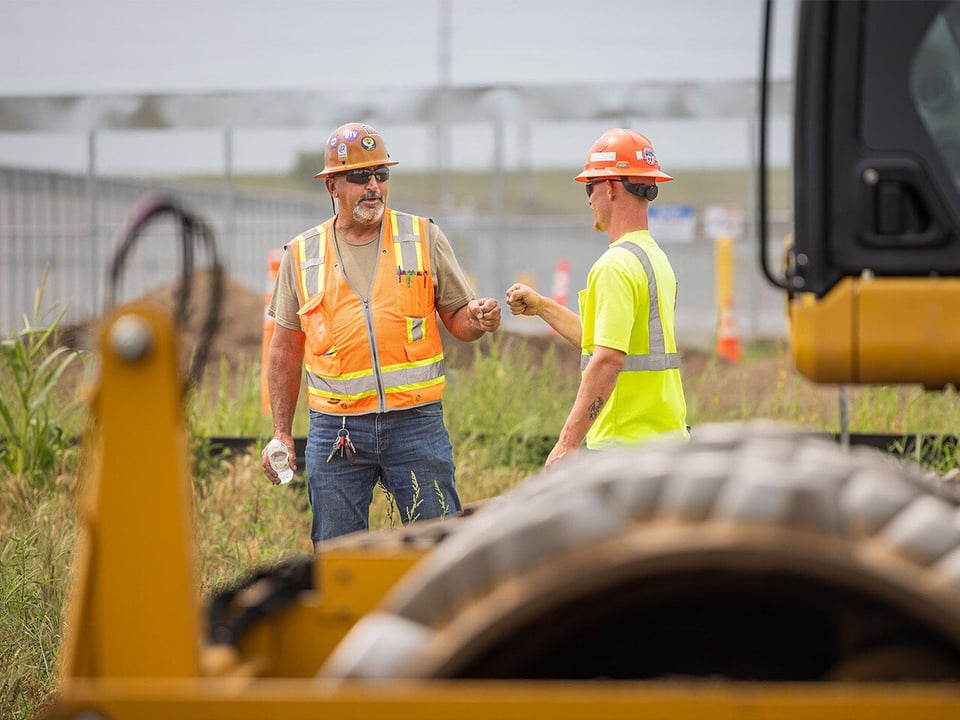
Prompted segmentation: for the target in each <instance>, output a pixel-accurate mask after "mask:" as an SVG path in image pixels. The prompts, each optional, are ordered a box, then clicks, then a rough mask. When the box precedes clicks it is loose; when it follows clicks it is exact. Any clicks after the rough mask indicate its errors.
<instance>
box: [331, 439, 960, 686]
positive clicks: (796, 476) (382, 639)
mask: <svg viewBox="0 0 960 720" xmlns="http://www.w3.org/2000/svg"><path fill="white" fill-rule="evenodd" d="M320 674H321V675H322V676H326V677H338V678H400V677H424V678H427V677H447V678H598V677H609V678H616V679H624V678H634V679H640V678H662V677H678V676H682V677H713V678H717V677H720V678H727V679H734V680H783V681H804V680H809V681H821V680H832V679H836V680H848V679H858V680H877V681H881V680H883V681H888V680H896V679H904V680H917V679H920V680H931V679H943V678H951V679H957V678H960V515H958V510H957V503H956V500H955V498H953V497H951V496H950V494H949V493H936V492H935V491H933V489H932V488H930V487H929V483H928V482H927V481H926V480H925V478H924V476H923V474H922V473H921V472H920V470H919V468H917V467H916V466H912V465H909V464H907V463H904V462H902V461H898V460H895V459H893V458H891V457H889V456H887V455H885V454H883V453H881V452H880V451H876V450H872V449H866V448H854V449H853V450H850V451H844V450H843V449H841V448H840V447H839V446H838V445H836V443H834V442H832V441H830V440H828V439H825V438H822V437H818V436H814V435H810V434H801V433H798V432H795V431H793V430H791V429H790V428H788V427H785V426H782V425H778V424H772V423H762V422H761V423H750V424H746V425H715V426H707V427H703V428H698V429H697V430H696V431H695V433H694V436H693V439H692V440H691V441H690V442H682V441H662V442H652V443H649V444H647V445H645V446H643V447H641V448H638V449H636V450H633V451H627V450H620V451H608V452H603V453H589V454H583V455H581V456H579V457H577V458H574V459H571V460H569V461H567V462H565V463H561V464H560V465H559V466H557V467H556V469H555V470H551V471H547V472H543V473H541V474H539V475H537V476H535V477H533V478H531V479H530V480H528V481H527V482H526V483H524V484H523V485H521V486H520V487H518V488H517V489H516V490H515V491H514V492H512V493H510V494H508V495H505V496H503V497H502V498H499V499H497V500H496V501H494V502H491V503H489V504H488V505H487V506H485V507H484V508H483V509H482V510H480V511H478V512H477V513H476V514H475V515H474V516H473V517H470V518H467V519H465V520H464V521H462V526H461V527H460V528H458V530H457V532H456V533H453V534H451V536H450V537H448V538H447V539H445V540H444V541H443V542H441V543H440V544H439V545H438V546H437V547H436V549H435V550H434V551H433V552H431V553H430V554H429V555H428V556H426V557H425V558H424V560H423V561H421V563H419V564H418V565H417V566H416V567H415V568H414V569H413V570H412V571H411V572H410V573H409V574H408V575H407V576H406V577H405V578H403V579H402V580H401V582H400V583H399V584H398V585H397V586H396V588H395V589H394V590H393V591H392V592H391V593H390V594H389V595H388V597H387V598H386V599H385V601H384V603H383V605H382V607H381V608H380V609H379V610H378V611H376V612H374V613H371V614H369V615H367V616H365V617H364V618H362V619H361V621H360V622H359V623H358V624H357V625H356V626H355V627H354V628H353V629H352V630H351V632H350V633H349V634H348V635H347V637H346V638H345V639H344V640H343V642H342V643H341V644H340V645H339V646H338V648H337V649H336V650H335V651H334V653H333V654H332V655H331V657H330V659H329V660H328V662H327V663H326V664H325V665H324V667H323V668H322V669H321V672H320Z"/></svg>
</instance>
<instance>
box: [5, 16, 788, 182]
mask: <svg viewBox="0 0 960 720" xmlns="http://www.w3.org/2000/svg"><path fill="white" fill-rule="evenodd" d="M444 2H449V5H448V6H447V7H448V15H446V17H448V18H449V29H450V38H451V45H450V56H449V58H448V63H444V61H443V57H442V55H443V53H442V51H441V48H442V43H440V42H438V37H439V36H440V34H441V32H440V30H441V28H442V27H444V21H443V18H444V17H445V15H444V11H443V7H444ZM775 8H776V14H775V20H776V23H775V24H776V30H777V35H776V40H775V44H774V58H773V60H774V62H773V67H772V69H773V74H774V76H776V77H779V78H784V77H788V76H789V73H790V63H791V59H792V28H793V21H794V14H795V11H796V8H795V0H775ZM762 13H763V2H762V0H722V1H718V0H632V1H629V0H583V1H578V2H574V1H571V0H526V1H517V0H402V1H399V0H397V1H394V0H367V1H365V2H350V1H348V0H339V1H338V2H327V1H324V0H265V1H264V2H252V1H250V0H151V1H150V2H145V1H143V0H84V1H79V0H44V1H39V0H0V67H2V68H4V69H3V71H2V72H0V95H2V96H22V95H29V96H44V95H58V94H69V95H73V94H86V93H117V92H121V93H157V92H163V93H176V92H202V91H257V90H311V89H318V88H322V89H326V90H331V89H333V90H335V89H336V88H338V87H344V88H348V87H353V88H356V87H371V88H376V87H384V86H388V87H389V86H394V87H429V86H432V85H434V84H436V83H437V82H438V80H440V79H442V77H443V76H445V75H447V74H448V78H447V79H448V80H449V82H450V83H452V84H453V85H457V86H469V85H490V84H498V83H511V84H525V83H560V82H562V83H601V82H602V83H609V82H616V81H618V80H625V81H627V80H628V81H631V82H636V81H637V80H638V79H642V78H649V79H651V80H659V81H667V82H670V81H685V80H686V81H689V80H697V81H710V80H726V79H752V78H754V77H755V76H756V73H757V68H758V66H759V53H760V44H759V39H760V29H761V26H762ZM358 119H361V118H358ZM715 127H716V129H717V132H716V133H714V132H706V133H705V132H704V131H703V129H702V128H700V127H698V126H697V127H695V126H690V125H685V124H684V123H676V122H673V123H658V122H655V121H654V122H650V123H648V125H647V126H646V127H644V128H638V129H641V130H644V131H646V132H648V134H650V135H651V137H653V138H654V140H655V143H657V145H658V154H659V155H660V156H661V159H664V158H666V157H672V158H673V159H674V162H675V164H680V165H684V164H689V162H690V161H691V159H693V158H697V157H703V156H705V155H707V154H708V148H710V145H711V143H713V144H716V140H717V138H718V137H725V136H730V140H729V142H730V144H731V147H730V151H729V153H727V154H728V155H729V156H730V157H729V158H728V159H727V160H725V161H724V162H733V163H736V159H737V158H740V157H744V156H745V153H746V154H748V152H749V150H748V146H749V144H750V140H749V133H748V130H747V129H746V128H745V127H744V126H742V125H740V124H736V123H734V124H733V125H731V123H730V121H727V122H726V124H725V125H724V124H720V125H718V126H715ZM380 129H381V130H382V131H383V132H384V133H385V135H387V130H386V129H384V128H383V127H381V128H380ZM603 129H604V128H602V127H600V128H598V129H594V128H586V129H581V132H582V133H584V135H583V136H584V137H593V136H595V135H596V134H598V133H599V132H600V131H602V130H603ZM329 130H330V128H323V129H311V130H302V131H295V132H291V131H283V132H277V133H269V132H263V133H255V134H250V135H248V136H247V137H245V138H241V139H240V140H239V141H238V147H237V157H236V161H237V164H238V166H239V167H240V169H241V170H243V169H250V170H267V169H270V166H273V168H274V169H281V168H284V167H288V166H289V165H290V164H292V155H293V154H295V152H296V151H297V150H301V149H311V150H312V149H316V147H317V146H319V145H320V144H321V143H322V141H323V138H324V137H325V136H326V133H327V132H329ZM658 131H659V138H658V137H657V135H658ZM551 132H555V133H556V132H558V129H557V128H553V129H552V130H551ZM159 135H161V134H160V133H156V132H154V133H149V137H148V138H145V136H144V134H143V133H121V132H109V133H102V135H101V136H100V138H99V140H98V153H99V155H100V157H99V158H98V163H99V165H100V167H101V169H102V170H104V171H107V172H109V171H110V170H111V169H115V170H117V171H120V172H124V171H135V170H136V169H138V168H142V169H144V170H147V171H149V170H150V169H151V167H150V166H151V165H154V166H156V168H157V169H161V168H162V169H170V170H171V171H174V170H173V166H177V167H181V166H182V167H183V168H185V169H196V166H201V165H202V166H206V165H212V166H213V167H214V168H215V167H217V166H218V165H219V164H220V163H222V158H221V152H222V147H221V144H220V143H219V141H218V140H217V138H216V136H215V135H213V136H212V137H211V135H212V134H211V133H209V132H207V133H198V132H196V131H194V132H184V133H180V132H178V133H165V134H163V137H159ZM318 135H319V136H321V137H317V136H318ZM562 135H563V134H562V133H560V135H558V144H559V141H560V139H561V138H562ZM481 137H482V135H481ZM578 139H579V135H578ZM387 140H388V142H391V138H390V137H389V136H388V137H387ZM407 142H411V143H412V140H410V139H406V138H405V136H404V134H403V133H402V132H400V131H399V130H398V131H397V134H396V136H395V141H394V142H393V145H392V147H391V152H392V154H393V155H394V156H398V155H401V154H403V153H400V152H398V151H399V150H407V147H406V145H405V144H406V143H407ZM479 142H480V144H482V142H483V141H482V140H480V141H479ZM462 144H463V149H462V151H461V152H460V155H459V156H458V157H459V158H460V159H461V160H462V161H463V163H464V164H467V165H469V164H471V162H473V161H474V160H476V158H474V160H471V157H470V152H468V149H469V148H471V147H473V149H474V150H477V151H478V152H479V155H478V157H479V158H480V159H481V162H485V161H486V159H487V158H488V156H489V152H488V151H483V150H482V149H477V148H476V147H474V146H476V145H477V144H478V141H476V140H474V141H470V140H469V139H466V138H464V142H463V143H462ZM564 144H565V145H571V144H575V143H569V142H568V143H564ZM145 146H146V147H145ZM258 146H259V147H258ZM398 146H399V147H398ZM541 146H543V143H541ZM188 148H190V149H188ZM583 151H584V148H581V147H579V146H577V147H565V148H564V150H563V152H562V153H559V154H556V155H554V156H553V157H550V158H546V157H545V158H540V157H536V158H534V162H535V163H537V164H557V163H560V164H565V163H567V162H570V161H571V160H573V159H574V158H578V157H579V156H581V155H582V154H583ZM407 154H408V155H409V156H412V157H411V158H410V159H411V161H412V163H413V164H416V160H415V158H419V157H421V153H420V151H419V150H416V149H414V148H413V147H412V146H411V147H410V148H409V152H408V153H407ZM574 162H575V160H574ZM85 163H86V139H85V137H83V136H80V137H77V136H76V135H67V134H52V133H42V134H24V133H18V134H16V135H13V134H10V133H7V134H3V133H0V164H15V165H34V166H45V167H49V166H55V167H63V168H64V169H70V170H76V169H82V168H83V167H84V165H85Z"/></svg>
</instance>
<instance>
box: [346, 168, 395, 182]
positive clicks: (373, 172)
mask: <svg viewBox="0 0 960 720" xmlns="http://www.w3.org/2000/svg"><path fill="white" fill-rule="evenodd" d="M343 176H344V177H345V178H346V179H347V182H350V183H354V184H355V185H366V184H367V183H368V182H370V178H371V177H373V178H375V179H376V181H377V182H378V183H382V182H386V181H387V180H389V179H390V168H388V167H378V168H359V169H357V170H348V171H347V172H345V173H343Z"/></svg>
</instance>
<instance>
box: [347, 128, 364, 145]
mask: <svg viewBox="0 0 960 720" xmlns="http://www.w3.org/2000/svg"><path fill="white" fill-rule="evenodd" d="M358 137H360V131H359V130H357V129H356V128H350V129H349V130H347V131H346V132H345V133H343V139H344V140H346V141H347V142H350V141H351V140H356V139H357V138H358Z"/></svg>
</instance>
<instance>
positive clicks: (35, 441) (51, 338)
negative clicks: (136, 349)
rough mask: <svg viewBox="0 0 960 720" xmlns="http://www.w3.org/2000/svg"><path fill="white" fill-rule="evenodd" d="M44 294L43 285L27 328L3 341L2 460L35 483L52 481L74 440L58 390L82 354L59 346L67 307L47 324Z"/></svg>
mask: <svg viewBox="0 0 960 720" xmlns="http://www.w3.org/2000/svg"><path fill="white" fill-rule="evenodd" d="M42 295H43V291H42V289H41V290H40V291H39V292H38V293H37V303H36V305H35V307H34V313H33V320H32V321H31V320H30V319H28V318H27V317H26V316H24V327H23V329H22V330H20V331H19V332H17V333H15V334H13V335H12V336H11V337H9V338H7V339H5V340H3V341H2V342H0V362H2V366H0V370H2V372H0V384H2V385H3V387H2V392H0V434H2V435H3V438H2V442H0V465H2V466H3V467H4V468H5V469H6V470H7V471H8V472H10V473H11V474H12V475H15V476H26V477H27V478H28V480H29V481H30V484H31V485H32V486H34V487H38V486H43V485H46V484H49V482H50V481H51V480H52V474H53V473H54V471H55V470H57V469H58V467H59V466H60V465H61V464H62V460H63V458H64V456H65V455H66V454H67V450H68V449H69V448H70V446H71V444H72V439H71V437H70V435H69V434H68V432H67V431H66V429H65V428H64V427H63V425H62V420H63V419H64V418H65V417H67V415H68V414H69V412H68V411H69V408H65V407H64V405H63V404H62V397H60V396H58V393H57V390H58V388H59V383H60V380H61V377H62V376H63V373H64V371H65V370H66V369H67V368H68V367H69V366H70V364H71V363H72V362H73V361H74V360H76V359H77V356H78V352H77V351H75V350H68V349H66V348H63V347H53V346H54V345H55V340H56V332H57V329H58V327H59V325H60V321H61V319H62V318H63V315H64V313H65V312H66V308H65V307H64V308H63V309H61V310H60V311H59V312H58V313H57V314H56V316H55V317H54V318H53V319H52V321H50V322H49V324H47V325H46V326H44V325H43V317H44V315H41V313H40V309H39V306H40V299H41V298H42ZM60 395H62V394H60ZM67 404H68V405H69V404H70V402H68V403H67ZM65 409H66V410H67V412H65Z"/></svg>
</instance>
